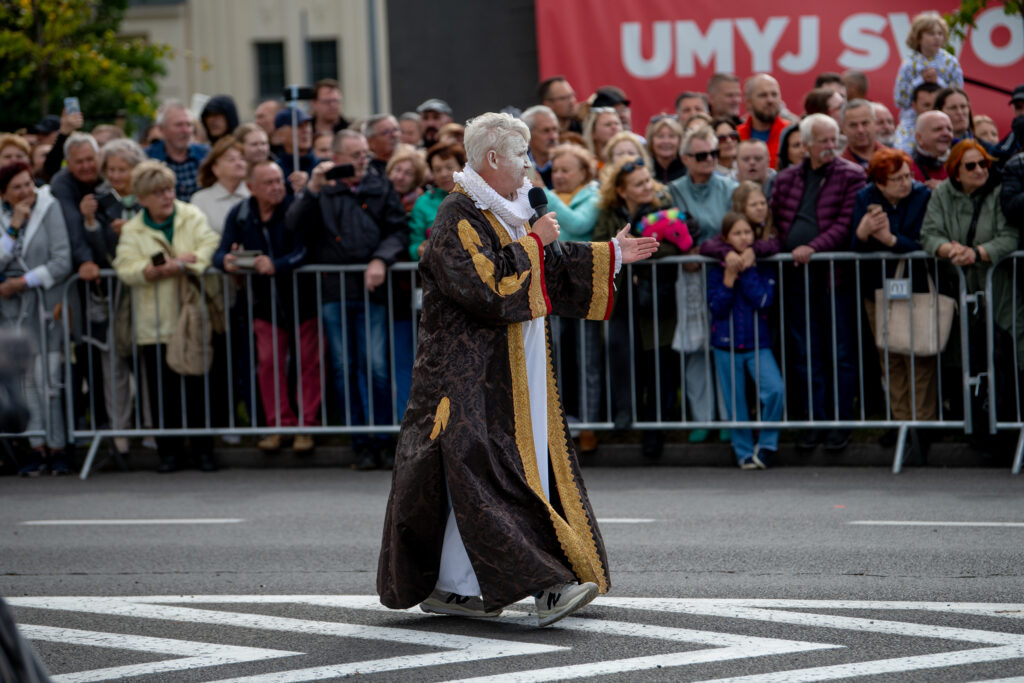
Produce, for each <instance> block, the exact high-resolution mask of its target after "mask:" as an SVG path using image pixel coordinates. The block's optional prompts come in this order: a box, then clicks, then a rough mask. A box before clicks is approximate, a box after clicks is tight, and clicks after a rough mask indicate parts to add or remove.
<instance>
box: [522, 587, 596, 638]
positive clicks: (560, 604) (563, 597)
mask: <svg viewBox="0 0 1024 683" xmlns="http://www.w3.org/2000/svg"><path fill="white" fill-rule="evenodd" d="M597 593H598V589H597V584H596V583H591V582H589V581H588V582H587V583H560V584H557V585H555V586H552V587H551V588H548V589H547V590H543V591H541V592H540V593H537V595H535V596H533V597H534V601H535V602H536V604H537V626H540V627H541V628H543V627H544V626H550V625H551V624H553V623H555V622H556V621H558V620H559V619H564V618H565V617H567V616H569V615H570V614H572V613H573V612H575V611H576V610H578V609H579V608H581V607H583V606H584V605H586V604H587V603H589V602H590V601H591V600H593V599H594V598H596V597H597Z"/></svg>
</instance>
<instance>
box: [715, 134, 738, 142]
mask: <svg viewBox="0 0 1024 683" xmlns="http://www.w3.org/2000/svg"><path fill="white" fill-rule="evenodd" d="M726 140H732V141H733V142H739V141H740V134H739V133H737V132H736V131H733V132H731V133H726V134H725V135H719V136H718V142H719V144H721V143H723V142H725V141H726Z"/></svg>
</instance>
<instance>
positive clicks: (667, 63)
mask: <svg viewBox="0 0 1024 683" xmlns="http://www.w3.org/2000/svg"><path fill="white" fill-rule="evenodd" d="M653 34H654V40H653V42H654V45H653V46H652V50H651V57H650V59H644V53H643V50H642V49H641V46H642V43H643V41H642V40H641V37H640V22H635V21H629V22H626V23H624V24H623V25H622V31H621V36H622V64H623V66H625V67H626V72H627V73H629V75H631V76H633V77H634V78H661V77H662V76H664V75H665V73H666V72H667V71H668V70H669V67H671V66H672V22H670V21H656V22H654V30H653Z"/></svg>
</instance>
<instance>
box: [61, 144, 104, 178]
mask: <svg viewBox="0 0 1024 683" xmlns="http://www.w3.org/2000/svg"><path fill="white" fill-rule="evenodd" d="M68 173H70V174H71V175H72V176H73V177H74V179H75V180H77V181H78V182H80V183H87V184H88V183H95V182H96V178H97V177H99V164H98V163H97V160H96V152H94V151H93V149H92V145H75V146H74V147H72V148H71V150H70V152H69V153H68Z"/></svg>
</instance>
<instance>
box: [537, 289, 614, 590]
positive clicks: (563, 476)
mask: <svg viewBox="0 0 1024 683" xmlns="http://www.w3.org/2000/svg"><path fill="white" fill-rule="evenodd" d="M607 287H608V285H607V280H606V281H605V288H606V289H607ZM602 317H603V313H602ZM545 326H547V323H546V322H545ZM547 332H550V329H548V330H547ZM547 339H548V337H547V336H545V342H544V346H545V349H546V356H547V385H548V405H547V409H548V453H549V457H550V459H551V471H552V472H553V473H554V475H555V485H556V486H557V487H558V498H559V500H560V501H561V502H562V510H563V511H564V512H565V516H566V519H567V521H568V525H567V527H568V528H567V529H566V530H565V531H564V532H561V531H560V532H559V534H558V540H559V541H560V542H561V544H562V548H563V549H564V550H565V554H566V556H567V557H568V558H569V561H570V562H571V563H572V566H573V569H574V570H575V571H576V575H577V576H578V577H579V578H580V581H593V582H594V583H596V584H597V587H598V589H599V590H600V592H602V593H607V592H608V575H607V573H606V572H605V569H604V565H603V564H602V563H601V556H600V554H598V552H597V542H596V541H595V540H594V532H593V528H592V526H591V520H590V517H589V516H588V515H587V510H586V508H585V507H583V499H582V497H581V496H580V490H579V487H578V486H577V484H576V477H575V476H574V475H573V470H572V465H571V463H570V461H569V446H568V443H567V442H566V440H565V433H566V432H565V427H564V425H563V423H562V409H561V400H560V398H559V395H558V385H557V383H556V382H555V369H554V364H553V363H552V361H551V345H550V344H549V343H548V342H547ZM559 521H561V518H559ZM556 529H557V525H556Z"/></svg>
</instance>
